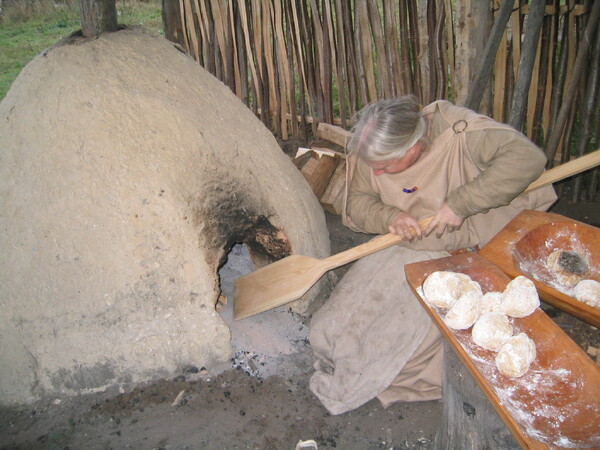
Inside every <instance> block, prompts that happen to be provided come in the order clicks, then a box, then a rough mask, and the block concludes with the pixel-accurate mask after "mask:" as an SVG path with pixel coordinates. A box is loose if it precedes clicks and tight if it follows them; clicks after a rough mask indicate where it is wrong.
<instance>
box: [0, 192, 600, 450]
mask: <svg viewBox="0 0 600 450" xmlns="http://www.w3.org/2000/svg"><path fill="white" fill-rule="evenodd" d="M553 211H554V212H557V213H560V214H564V215H568V216H569V217H573V218H575V219H577V220H581V221H584V222H586V223H590V224H593V225H596V226H598V225H599V224H600V208H598V203H590V204H587V203H586V204H580V205H578V206H576V207H574V206H573V205H569V204H567V203H560V204H558V205H557V206H556V207H555V208H554V210H553ZM327 221H328V226H329V231H330V237H331V243H332V252H333V253H338V252H340V251H342V250H344V249H346V248H349V247H352V246H355V245H357V244H359V243H362V242H364V241H365V240H366V239H367V237H366V236H364V235H359V234H356V233H353V232H351V231H350V230H348V229H347V228H345V227H343V226H342V224H341V222H340V218H339V217H338V216H334V215H331V214H329V213H327ZM346 270H347V267H342V268H339V269H336V270H335V271H332V273H331V276H330V279H331V280H332V283H331V286H333V285H334V284H335V280H336V279H339V277H341V276H342V275H343V273H344V272H345V271H346ZM326 291H327V289H326ZM327 296H328V292H324V293H323V294H322V296H321V298H320V299H319V302H323V301H325V300H326V298H327ZM317 303H318V302H317ZM543 309H544V310H545V311H546V312H547V313H548V315H549V316H550V317H552V318H553V319H554V320H555V321H556V323H557V324H558V325H559V326H560V327H561V328H562V329H563V330H564V331H565V332H566V333H567V334H568V335H569V336H571V338H572V339H573V340H574V341H575V342H577V343H578V344H579V345H580V346H581V347H582V348H583V349H584V350H587V349H588V347H590V346H591V347H596V348H597V347H600V336H599V333H598V330H597V329H596V328H593V327H591V326H590V325H587V324H585V323H583V322H581V321H579V320H577V319H575V318H573V317H571V316H569V315H567V314H565V313H562V312H560V311H559V310H556V309H554V308H552V307H549V306H548V305H543ZM278 314H291V313H289V312H286V311H279V312H278ZM293 320H294V321H295V322H294V323H296V324H297V326H298V329H297V331H298V333H297V334H296V335H295V337H294V345H293V348H291V349H288V350H286V351H284V352H282V354H281V355H278V356H276V357H273V355H270V357H267V356H266V355H264V354H261V352H260V351H256V350H254V349H251V348H244V347H243V345H242V346H238V347H237V351H236V353H235V356H234V357H233V358H232V360H231V364H230V365H228V367H224V368H219V370H213V372H214V373H211V372H210V371H207V370H206V369H205V368H202V367H188V368H186V369H185V370H184V371H182V373H181V374H180V375H179V376H177V377H175V378H173V379H169V380H161V381H159V382H156V383H153V384H149V385H145V386H137V387H135V386H122V387H120V388H118V389H116V390H114V391H110V392H103V393H96V394H89V395H86V396H82V397H79V398H53V399H49V400H46V401H43V402H39V403H37V404H33V405H30V406H27V407H21V408H11V409H8V408H4V409H0V448H6V449H38V448H39V449H59V448H61V449H62V448H72V449H79V448H81V449H83V448H85V449H108V448H114V449H117V448H136V449H141V448H143V449H161V448H162V449H278V450H279V449H290V450H291V449H294V448H296V446H297V444H298V443H299V441H309V440H314V441H315V443H316V444H317V445H318V448H319V449H325V448H329V449H330V448H339V449H349V450H352V449H361V450H368V449H409V448H423V449H427V448H432V446H433V440H434V437H435V433H436V430H437V427H438V424H439V420H440V414H441V403H440V401H431V402H422V403H404V404H395V405H392V406H391V407H390V408H389V409H387V410H385V409H383V408H382V407H381V405H380V404H379V402H378V401H377V400H372V401H370V402H369V403H367V404H365V405H363V406H362V407H360V408H358V409H356V410H354V411H351V412H348V413H346V414H342V415H339V416H332V415H330V414H329V413H328V412H327V411H326V410H325V408H324V407H323V406H322V405H321V404H320V403H319V401H318V400H317V399H316V398H315V397H314V396H313V395H312V393H311V392H310V390H309V389H308V382H309V378H310V375H311V374H312V372H313V370H312V353H311V350H310V348H309V346H308V340H307V339H306V330H307V325H308V321H309V320H310V318H308V317H298V316H295V315H294V317H293ZM240 322H243V321H240ZM258 323H260V322H258ZM232 333H233V334H235V333H236V330H235V329H234V328H232ZM309 444H310V443H309V442H305V445H309ZM306 448H316V447H315V446H312V447H311V446H309V447H306Z"/></svg>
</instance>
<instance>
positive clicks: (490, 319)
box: [471, 312, 513, 352]
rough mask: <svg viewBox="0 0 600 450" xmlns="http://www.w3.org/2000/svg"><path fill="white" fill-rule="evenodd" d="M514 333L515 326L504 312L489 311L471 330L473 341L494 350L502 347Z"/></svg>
mask: <svg viewBox="0 0 600 450" xmlns="http://www.w3.org/2000/svg"><path fill="white" fill-rule="evenodd" d="M512 334H513V327H512V325H511V324H510V321H509V320H508V317H507V316H506V314H504V313H502V312H488V313H485V314H482V315H481V316H480V317H479V319H477V322H475V325H473V330H472V331H471V336H472V337H473V342H475V343H476V344H477V345H479V346H481V347H483V348H485V349H488V350H493V351H495V352H496V351H498V350H499V349H500V347H502V345H503V344H504V343H505V342H506V341H507V340H508V339H510V337H511V336H512Z"/></svg>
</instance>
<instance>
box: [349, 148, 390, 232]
mask: <svg viewBox="0 0 600 450" xmlns="http://www.w3.org/2000/svg"><path fill="white" fill-rule="evenodd" d="M370 178H371V168H370V167H369V166H368V165H367V164H365V163H364V162H362V161H361V160H360V159H359V160H358V161H357V163H356V169H355V171H354V176H353V177H352V181H351V183H350V190H349V192H348V203H347V213H348V215H349V216H350V217H351V218H352V222H353V223H354V225H355V226H356V227H358V228H359V229H360V230H361V231H362V232H363V233H371V234H386V233H388V232H389V230H388V225H389V224H390V222H391V221H392V218H393V217H394V216H395V215H396V214H397V213H398V212H400V210H399V209H398V208H395V207H393V206H389V205H386V204H384V203H383V202H382V201H381V198H380V196H379V194H378V193H377V192H376V191H375V190H374V189H373V188H372V187H371V183H370Z"/></svg>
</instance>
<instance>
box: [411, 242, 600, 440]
mask: <svg viewBox="0 0 600 450" xmlns="http://www.w3.org/2000/svg"><path fill="white" fill-rule="evenodd" d="M439 270H448V271H454V272H462V273H465V274H467V275H469V276H470V277H471V278H472V279H474V280H475V281H477V282H478V283H479V284H480V285H481V287H482V289H483V291H484V292H489V291H499V292H501V291H503V290H504V288H505V287H506V284H507V283H508V282H509V281H510V280H511V278H510V277H509V276H508V275H506V274H505V273H504V271H503V270H502V269H501V268H499V267H498V266H496V265H495V264H493V263H491V262H490V261H488V260H486V259H485V258H483V257H482V256H481V255H479V254H477V253H465V254H462V255H457V256H450V257H447V258H441V259H437V260H430V261H425V262H420V263H414V264H409V265H407V266H405V272H406V278H407V280H408V282H409V284H410V286H411V288H412V290H413V291H414V293H415V295H416V296H417V298H418V299H419V301H420V302H421V303H422V305H423V307H424V308H425V309H426V311H427V312H428V314H429V315H430V316H431V318H432V320H433V321H434V323H435V324H436V326H437V327H438V328H439V330H440V331H441V333H442V334H443V335H444V337H445V339H446V341H447V343H448V345H449V346H450V347H451V348H452V349H453V350H454V352H455V354H456V355H457V356H458V358H459V359H460V361H461V362H462V363H463V365H464V367H465V368H466V369H467V370H468V371H469V373H470V374H471V376H472V377H473V379H474V380H475V381H476V383H477V385H478V386H479V388H481V391H482V392H483V394H484V395H485V397H486V398H487V400H488V401H489V403H490V404H491V405H492V407H493V408H494V410H495V411H496V412H497V414H498V416H499V417H500V418H501V419H502V421H503V422H504V424H505V425H506V427H507V428H508V430H509V431H510V432H511V434H512V435H513V437H514V439H515V440H516V442H517V443H518V445H519V446H521V447H522V448H531V449H545V448H556V447H558V448H560V447H565V446H570V447H593V446H600V421H599V419H598V418H599V417H600V368H598V366H597V365H596V364H595V363H594V361H592V360H591V359H590V358H589V357H588V356H587V354H586V353H585V352H584V351H583V350H582V349H581V348H580V347H579V346H578V345H577V344H576V343H575V342H573V341H572V340H571V339H570V338H569V337H568V336H567V335H566V334H565V333H564V332H563V331H562V330H561V329H560V328H559V327H558V326H557V325H556V324H555V323H554V322H553V321H552V320H551V319H550V318H549V317H548V316H547V315H546V314H545V313H544V312H543V311H542V310H541V309H539V308H538V309H537V310H536V311H535V312H534V313H533V314H531V315H530V316H527V317H524V318H521V319H512V321H513V328H514V330H515V334H516V333H518V332H525V333H527V334H528V336H529V337H530V338H531V339H533V341H534V342H535V344H536V351H537V356H536V360H535V361H534V362H533V364H532V365H531V367H530V369H529V371H528V372H527V373H526V374H525V375H523V376H522V377H520V378H508V377H505V376H503V375H501V374H500V373H499V372H498V370H497V369H496V367H495V364H494V358H495V352H492V351H489V350H485V349H483V348H481V347H479V346H477V345H476V344H475V343H473V341H472V339H471V334H470V329H469V330H458V331H456V330H452V329H450V328H448V327H447V326H446V325H445V323H444V321H443V312H442V311H440V310H438V309H437V308H435V307H432V306H431V305H429V304H428V303H427V301H426V300H425V299H424V298H423V295H422V291H421V289H420V287H421V285H422V284H423V281H424V280H425V278H427V276H428V275H429V274H431V273H433V272H435V271H439ZM463 406H464V407H465V408H467V409H468V407H466V406H465V405H463ZM478 419H479V420H481V419H482V418H481V417H479V418H478ZM483 419H485V418H483Z"/></svg>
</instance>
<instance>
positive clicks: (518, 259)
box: [479, 210, 600, 327]
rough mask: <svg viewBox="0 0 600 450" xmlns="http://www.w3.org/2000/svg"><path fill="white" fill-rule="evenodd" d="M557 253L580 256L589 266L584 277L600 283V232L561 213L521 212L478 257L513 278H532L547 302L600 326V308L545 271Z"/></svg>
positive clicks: (542, 297)
mask: <svg viewBox="0 0 600 450" xmlns="http://www.w3.org/2000/svg"><path fill="white" fill-rule="evenodd" d="M555 250H573V251H575V252H577V253H579V254H580V255H581V256H582V257H583V258H584V259H585V260H586V262H587V263H588V266H589V267H590V270H589V272H588V273H587V274H586V275H585V277H584V278H587V279H592V280H596V281H600V229H599V228H596V227H594V226H591V225H587V224H585V223H582V222H578V221H576V220H573V219H569V218H567V217H564V216H561V215H558V214H551V213H545V212H540V211H532V210H525V211H523V212H521V213H520V214H519V215H518V216H517V217H515V218H514V219H513V220H512V221H511V222H510V223H509V224H508V225H507V226H506V227H504V228H503V229H502V230H501V231H500V232H499V233H498V234H497V235H496V236H494V238H493V239H492V240H491V241H490V242H489V243H488V244H487V245H486V246H485V247H483V248H482V249H481V250H480V251H479V254H480V255H481V256H483V257H484V258H485V259H487V260H489V261H491V262H493V263H494V264H495V265H497V266H498V267H500V268H501V269H502V270H503V271H504V272H505V273H506V274H507V275H509V276H510V277H512V278H514V277H517V276H519V275H524V276H526V277H527V278H529V279H531V280H532V281H533V282H534V283H535V286H536V288H537V290H538V292H539V294H540V298H541V299H542V300H544V301H545V302H547V303H549V304H551V305H553V306H555V307H557V308H559V309H561V310H563V311H565V312H567V313H569V314H571V315H573V316H575V317H577V318H579V319H581V320H583V321H585V322H587V323H589V324H590V325H594V326H595V327H600V309H598V308H594V307H592V306H589V305H587V304H585V303H583V302H580V301H578V300H577V299H576V298H575V297H573V296H572V295H573V294H572V289H570V288H568V287H565V286H561V285H560V283H559V282H558V281H557V280H556V277H555V276H554V275H552V274H551V273H550V272H549V271H548V270H547V269H546V265H545V262H546V259H547V258H548V255H550V253H552V252H553V251H555Z"/></svg>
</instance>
